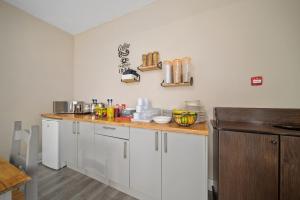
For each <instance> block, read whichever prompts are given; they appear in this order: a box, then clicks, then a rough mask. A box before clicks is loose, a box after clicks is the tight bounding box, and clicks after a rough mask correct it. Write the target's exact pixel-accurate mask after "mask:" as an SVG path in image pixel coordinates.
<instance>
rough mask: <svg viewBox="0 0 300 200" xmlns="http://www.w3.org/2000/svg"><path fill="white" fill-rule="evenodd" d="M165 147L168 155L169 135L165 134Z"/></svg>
mask: <svg viewBox="0 0 300 200" xmlns="http://www.w3.org/2000/svg"><path fill="white" fill-rule="evenodd" d="M164 147H165V153H168V133H164Z"/></svg>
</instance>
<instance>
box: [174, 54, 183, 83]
mask: <svg viewBox="0 0 300 200" xmlns="http://www.w3.org/2000/svg"><path fill="white" fill-rule="evenodd" d="M173 82H174V83H182V65H181V59H175V60H173Z"/></svg>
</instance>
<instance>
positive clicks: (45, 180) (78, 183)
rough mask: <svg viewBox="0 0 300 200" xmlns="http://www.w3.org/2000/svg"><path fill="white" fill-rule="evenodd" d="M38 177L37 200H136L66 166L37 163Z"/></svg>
mask: <svg viewBox="0 0 300 200" xmlns="http://www.w3.org/2000/svg"><path fill="white" fill-rule="evenodd" d="M38 178H39V180H38V195H39V200H137V199H136V198H133V197H131V196H129V195H127V194H124V193H123V192H120V191H118V190H116V189H114V188H112V187H110V186H108V185H105V184H103V183H101V182H98V181H96V180H94V179H92V178H90V177H88V176H85V175H83V174H81V173H79V172H76V171H74V170H72V169H70V168H67V167H65V168H63V169H61V170H58V171H57V170H52V169H49V168H47V167H44V166H42V165H39V168H38ZM209 196H210V198H209V199H210V200H212V198H211V194H209Z"/></svg>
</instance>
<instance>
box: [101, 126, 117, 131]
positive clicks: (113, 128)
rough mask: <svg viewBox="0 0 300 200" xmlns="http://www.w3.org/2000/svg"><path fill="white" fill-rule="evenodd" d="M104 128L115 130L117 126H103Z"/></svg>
mask: <svg viewBox="0 0 300 200" xmlns="http://www.w3.org/2000/svg"><path fill="white" fill-rule="evenodd" d="M103 128H104V129H109V130H115V129H116V128H115V127H109V126H103Z"/></svg>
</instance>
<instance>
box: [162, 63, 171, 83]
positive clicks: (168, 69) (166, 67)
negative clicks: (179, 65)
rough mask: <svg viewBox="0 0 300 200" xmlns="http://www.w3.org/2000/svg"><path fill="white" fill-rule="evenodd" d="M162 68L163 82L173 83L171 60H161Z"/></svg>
mask: <svg viewBox="0 0 300 200" xmlns="http://www.w3.org/2000/svg"><path fill="white" fill-rule="evenodd" d="M163 70H164V74H165V80H164V82H165V83H173V66H172V62H171V61H168V60H166V61H164V62H163Z"/></svg>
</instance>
